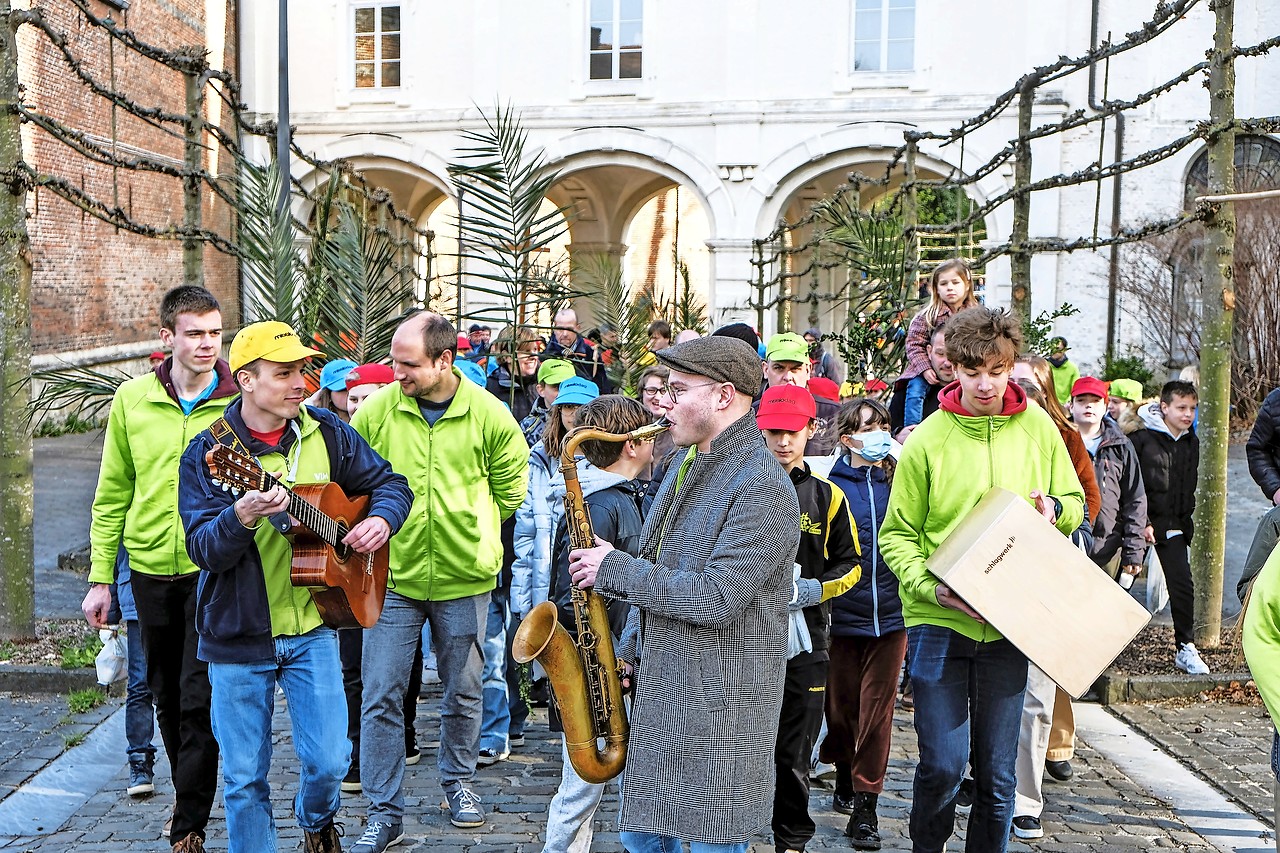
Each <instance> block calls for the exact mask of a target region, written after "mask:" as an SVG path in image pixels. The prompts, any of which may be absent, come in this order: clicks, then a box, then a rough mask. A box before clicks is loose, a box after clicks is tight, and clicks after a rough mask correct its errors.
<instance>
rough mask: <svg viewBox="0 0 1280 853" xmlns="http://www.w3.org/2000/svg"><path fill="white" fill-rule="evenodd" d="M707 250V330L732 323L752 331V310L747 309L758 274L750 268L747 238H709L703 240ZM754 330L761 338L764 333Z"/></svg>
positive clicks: (749, 246)
mask: <svg viewBox="0 0 1280 853" xmlns="http://www.w3.org/2000/svg"><path fill="white" fill-rule="evenodd" d="M707 248H708V249H709V250H710V251H711V264H710V266H711V280H710V282H709V283H708V286H707V303H708V305H707V307H708V309H709V310H708V314H709V315H710V317H711V328H712V329H715V328H717V327H719V326H723V325H724V324H726V323H735V322H742V323H746V324H747V325H749V326H751V327H752V328H755V326H756V311H755V309H754V308H752V307H751V300H752V299H754V298H755V295H756V294H755V280H756V276H757V274H758V273H757V270H756V268H755V267H754V266H752V265H751V258H752V244H751V239H750V238H744V237H720V238H712V239H710V240H708V241H707ZM767 322H768V317H767V316H766V323H767ZM757 331H758V332H760V334H761V336H765V331H764V330H762V329H757Z"/></svg>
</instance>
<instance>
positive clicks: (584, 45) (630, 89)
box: [576, 0, 656, 98]
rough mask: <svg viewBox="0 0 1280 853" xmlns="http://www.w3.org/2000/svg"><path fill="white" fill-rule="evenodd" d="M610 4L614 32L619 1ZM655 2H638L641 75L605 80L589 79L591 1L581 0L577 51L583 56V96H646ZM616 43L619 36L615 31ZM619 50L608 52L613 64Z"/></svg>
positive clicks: (617, 17) (648, 91)
mask: <svg viewBox="0 0 1280 853" xmlns="http://www.w3.org/2000/svg"><path fill="white" fill-rule="evenodd" d="M612 2H613V15H614V17H613V21H614V27H615V30H616V29H617V26H618V21H619V14H620V12H619V8H620V0H612ZM655 5H656V0H641V7H640V76H639V77H626V78H619V77H612V78H609V79H606V80H593V79H591V56H592V54H591V0H584V2H583V4H582V31H581V34H580V35H579V40H578V44H577V46H576V49H577V50H578V51H580V52H581V55H582V66H581V67H582V84H583V91H582V94H583V96H584V97H596V96H608V95H631V96H637V97H642V98H643V97H649V95H650V81H651V80H652V77H653V72H652V67H653V66H652V65H651V64H650V59H649V54H650V47H649V42H650V35H651V32H652V28H651V26H650V21H652V20H653V7H654V6H655ZM614 39H615V41H616V40H617V39H618V35H617V34H616V32H615V35H614ZM619 53H620V51H619V50H618V48H617V46H616V45H615V47H614V50H613V51H612V53H611V56H612V57H613V59H614V61H615V62H616V61H617V60H618V57H619Z"/></svg>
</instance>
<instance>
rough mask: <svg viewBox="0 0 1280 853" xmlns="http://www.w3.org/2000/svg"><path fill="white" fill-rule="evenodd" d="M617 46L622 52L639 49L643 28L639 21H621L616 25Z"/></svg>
mask: <svg viewBox="0 0 1280 853" xmlns="http://www.w3.org/2000/svg"><path fill="white" fill-rule="evenodd" d="M618 33H619V35H618V46H619V47H621V48H623V49H624V50H625V49H627V48H631V49H633V50H634V49H635V48H638V47H640V44H641V36H642V35H643V34H644V26H643V25H642V24H641V23H640V22H639V21H621V22H619V25H618Z"/></svg>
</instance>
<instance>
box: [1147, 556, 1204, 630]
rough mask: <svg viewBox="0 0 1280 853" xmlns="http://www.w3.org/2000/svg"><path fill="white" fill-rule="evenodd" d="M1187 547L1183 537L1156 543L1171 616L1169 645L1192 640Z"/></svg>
mask: <svg viewBox="0 0 1280 853" xmlns="http://www.w3.org/2000/svg"><path fill="white" fill-rule="evenodd" d="M1190 549H1191V543H1189V542H1188V541H1187V537H1186V536H1174V537H1173V538H1172V539H1164V540H1162V541H1160V542H1157V543H1156V556H1158V557H1159V558H1160V567H1161V568H1163V569H1164V582H1165V585H1166V586H1167V587H1168V588H1169V610H1171V611H1172V612H1173V642H1174V643H1175V644H1176V645H1177V646H1179V647H1181V646H1182V644H1183V643H1190V642H1192V641H1194V640H1195V622H1196V612H1195V611H1196V593H1195V585H1194V584H1193V583H1192V581H1191V556H1190V554H1189V551H1190Z"/></svg>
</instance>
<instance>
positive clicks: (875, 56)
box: [853, 40, 880, 71]
mask: <svg viewBox="0 0 1280 853" xmlns="http://www.w3.org/2000/svg"><path fill="white" fill-rule="evenodd" d="M853 70H854V71H879V70H880V42H879V41H878V40H877V41H860V42H857V43H856V44H855V45H854V47H853Z"/></svg>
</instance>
